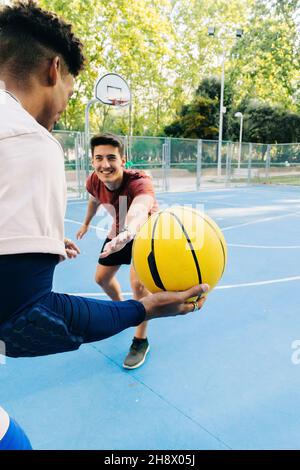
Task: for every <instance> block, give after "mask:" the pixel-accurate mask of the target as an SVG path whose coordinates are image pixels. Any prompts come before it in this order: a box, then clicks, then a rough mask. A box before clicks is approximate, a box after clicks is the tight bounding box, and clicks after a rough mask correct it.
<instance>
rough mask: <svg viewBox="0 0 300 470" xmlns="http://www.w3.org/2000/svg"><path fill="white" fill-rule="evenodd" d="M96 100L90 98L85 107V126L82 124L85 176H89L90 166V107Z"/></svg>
mask: <svg viewBox="0 0 300 470" xmlns="http://www.w3.org/2000/svg"><path fill="white" fill-rule="evenodd" d="M97 102H98V100H97V99H96V98H93V99H92V100H90V101H89V102H88V103H87V105H86V107H85V126H84V137H85V138H84V140H85V142H84V148H85V165H84V166H85V174H86V177H88V176H89V166H90V158H89V156H90V108H91V106H92V105H93V104H94V103H97Z"/></svg>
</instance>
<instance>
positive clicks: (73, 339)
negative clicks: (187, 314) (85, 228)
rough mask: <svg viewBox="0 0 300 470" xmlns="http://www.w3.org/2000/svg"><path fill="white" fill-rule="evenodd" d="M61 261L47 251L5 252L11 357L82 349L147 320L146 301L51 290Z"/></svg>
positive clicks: (1, 270)
mask: <svg viewBox="0 0 300 470" xmlns="http://www.w3.org/2000/svg"><path fill="white" fill-rule="evenodd" d="M57 262H58V256H57V255H51V254H42V253H41V254H40V253H28V254H18V255H1V256H0V340H2V348H3V347H4V348H6V354H7V355H8V356H13V357H19V356H39V355H45V354H53V353H56V352H63V351H67V350H73V349H77V348H78V347H79V346H80V344H82V343H88V342H91V341H99V340H102V339H104V338H107V337H109V336H112V335H115V334H116V333H119V332H120V331H122V330H124V329H126V328H128V327H131V326H137V325H139V324H140V323H141V322H142V321H143V320H144V319H145V309H144V307H143V305H142V304H141V303H140V302H138V301H135V300H128V301H124V302H112V301H104V300H96V299H92V298H84V297H76V296H72V295H67V294H59V293H54V292H52V281H53V274H54V269H55V266H56V264H57ZM3 343H4V344H3ZM0 352H1V348H0Z"/></svg>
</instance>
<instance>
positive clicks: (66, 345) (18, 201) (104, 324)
mask: <svg viewBox="0 0 300 470" xmlns="http://www.w3.org/2000/svg"><path fill="white" fill-rule="evenodd" d="M83 63H84V57H83V53H82V44H81V42H80V41H79V39H77V38H76V36H74V34H73V32H72V27H71V25H70V24H67V23H66V22H65V21H63V20H61V19H60V18H58V17H57V16H56V15H55V14H53V13H51V12H48V11H45V10H43V9H41V8H39V7H38V6H37V5H36V3H35V2H33V1H31V0H30V1H26V2H17V3H14V4H13V6H5V7H2V8H0V85H1V86H0V157H1V158H0V214H1V217H0V281H1V282H0V299H1V309H0V341H1V344H3V345H4V346H5V351H6V355H7V356H11V357H31V356H42V355H47V354H55V353H59V352H64V351H71V350H75V349H78V348H79V347H80V345H81V344H82V343H88V342H93V341H100V340H101V339H104V338H107V337H109V336H112V335H114V334H117V333H119V332H120V331H122V330H124V329H125V328H129V327H131V326H137V325H139V324H140V323H141V322H143V321H144V320H150V319H152V318H158V317H166V316H174V315H178V314H185V313H188V312H192V311H195V310H197V309H198V308H200V307H201V306H202V304H203V300H199V302H195V303H194V304H190V303H186V301H187V299H189V298H190V297H191V296H194V295H200V294H201V293H202V292H204V290H205V289H207V288H206V286H205V285H203V286H201V285H199V286H195V287H194V288H193V289H189V290H187V291H185V292H162V293H158V294H153V295H148V296H147V297H144V298H142V299H140V301H135V300H128V301H125V302H111V301H100V300H95V299H89V298H84V297H76V296H71V295H67V294H60V293H56V292H53V291H52V283H53V276H54V271H55V267H56V265H57V264H58V262H59V261H61V260H63V259H65V258H66V257H69V258H70V257H74V256H76V255H77V254H78V253H79V249H78V247H77V246H76V245H75V243H73V242H72V241H70V240H66V239H64V215H65V208H66V184H65V174H64V154H63V150H62V148H61V146H60V144H59V143H58V142H57V141H56V140H55V139H54V137H53V136H52V135H51V133H50V132H49V131H51V130H52V128H53V126H54V124H55V122H56V121H57V120H58V119H59V116H60V115H61V113H62V112H63V111H64V110H65V108H66V106H67V103H68V99H69V97H70V96H71V94H72V90H73V84H74V79H75V77H76V76H77V75H78V73H79V72H80V70H81V69H82V67H83ZM1 88H2V89H1Z"/></svg>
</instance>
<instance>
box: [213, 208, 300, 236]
mask: <svg viewBox="0 0 300 470" xmlns="http://www.w3.org/2000/svg"><path fill="white" fill-rule="evenodd" d="M298 214H300V212H290V213H289V214H284V215H276V216H274V217H266V218H265V219H256V220H251V221H250V222H245V223H244V224H236V225H230V226H228V227H222V228H221V230H222V232H224V231H225V230H231V229H233V228H239V227H245V226H246V225H253V224H259V223H261V222H269V221H270V220H276V219H283V218H285V217H291V216H295V215H298Z"/></svg>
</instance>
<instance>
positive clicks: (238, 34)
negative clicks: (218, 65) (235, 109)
mask: <svg viewBox="0 0 300 470" xmlns="http://www.w3.org/2000/svg"><path fill="white" fill-rule="evenodd" d="M208 35H209V36H214V35H215V27H213V26H209V27H208ZM235 36H236V38H241V37H242V36H243V30H242V29H237V30H236V31H235ZM225 39H226V37H224V41H223V51H222V75H221V95H220V118H219V138H218V164H217V177H218V178H220V177H221V173H222V141H223V114H225V113H226V107H225V106H224V83H225V57H226V42H225Z"/></svg>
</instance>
